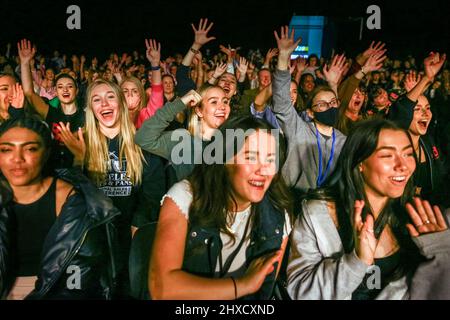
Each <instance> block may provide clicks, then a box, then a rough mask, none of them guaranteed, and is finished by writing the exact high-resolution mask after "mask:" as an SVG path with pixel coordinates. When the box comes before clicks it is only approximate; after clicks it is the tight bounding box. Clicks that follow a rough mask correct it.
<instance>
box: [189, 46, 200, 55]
mask: <svg viewBox="0 0 450 320" xmlns="http://www.w3.org/2000/svg"><path fill="white" fill-rule="evenodd" d="M190 50H191V51H192V52H193V53H194V54H197V53H199V52H200V51H199V50H197V49H194V48H192V47H191V49H190Z"/></svg>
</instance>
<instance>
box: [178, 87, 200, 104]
mask: <svg viewBox="0 0 450 320" xmlns="http://www.w3.org/2000/svg"><path fill="white" fill-rule="evenodd" d="M181 101H182V102H183V104H184V105H185V106H186V107H194V106H196V105H197V104H198V103H199V102H200V101H202V96H201V95H199V94H198V93H197V91H195V90H190V91H189V92H188V93H186V94H185V95H184V96H182V97H181Z"/></svg>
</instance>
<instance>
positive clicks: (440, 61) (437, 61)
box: [423, 52, 447, 80]
mask: <svg viewBox="0 0 450 320" xmlns="http://www.w3.org/2000/svg"><path fill="white" fill-rule="evenodd" d="M446 58H447V56H446V54H445V53H443V54H439V52H436V53H435V52H430V54H429V56H428V57H426V58H425V60H424V61H423V64H424V66H425V75H426V76H427V77H428V78H429V79H430V80H433V79H434V77H435V76H436V75H437V74H438V73H439V71H440V70H441V68H442V66H443V65H444V62H445V59H446Z"/></svg>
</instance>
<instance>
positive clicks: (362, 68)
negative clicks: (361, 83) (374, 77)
mask: <svg viewBox="0 0 450 320" xmlns="http://www.w3.org/2000/svg"><path fill="white" fill-rule="evenodd" d="M361 72H362V74H363V75H364V77H365V76H367V74H366V73H365V72H364V67H361Z"/></svg>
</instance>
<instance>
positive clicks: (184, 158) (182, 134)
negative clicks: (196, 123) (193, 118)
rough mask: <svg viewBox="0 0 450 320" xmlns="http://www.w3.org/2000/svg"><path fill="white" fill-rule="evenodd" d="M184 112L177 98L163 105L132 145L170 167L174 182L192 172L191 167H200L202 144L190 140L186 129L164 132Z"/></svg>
mask: <svg viewBox="0 0 450 320" xmlns="http://www.w3.org/2000/svg"><path fill="white" fill-rule="evenodd" d="M185 108H186V106H185V105H184V103H183V102H182V101H181V99H180V98H177V99H175V100H174V101H173V102H168V103H166V104H165V105H164V107H162V108H161V109H158V111H156V113H155V115H154V116H153V117H151V118H149V119H147V120H146V121H144V123H143V124H142V127H141V128H140V129H139V130H138V131H137V132H136V137H135V142H136V143H137V144H138V145H139V146H141V148H142V149H144V150H146V151H148V152H151V153H153V154H156V155H158V156H160V157H163V158H165V159H168V160H169V161H170V162H171V163H172V166H173V168H174V170H175V173H176V175H177V179H178V181H181V180H183V179H184V178H186V177H187V176H188V175H189V174H190V173H191V172H192V170H193V169H194V165H195V163H201V160H202V150H203V141H202V140H201V139H200V138H197V137H193V136H191V134H190V133H189V131H187V130H186V129H177V130H175V131H167V132H165V131H164V130H165V129H166V128H167V127H168V126H169V124H170V123H171V122H172V121H173V120H174V119H175V116H176V114H177V113H178V112H181V111H183V110H184V109H185Z"/></svg>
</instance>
